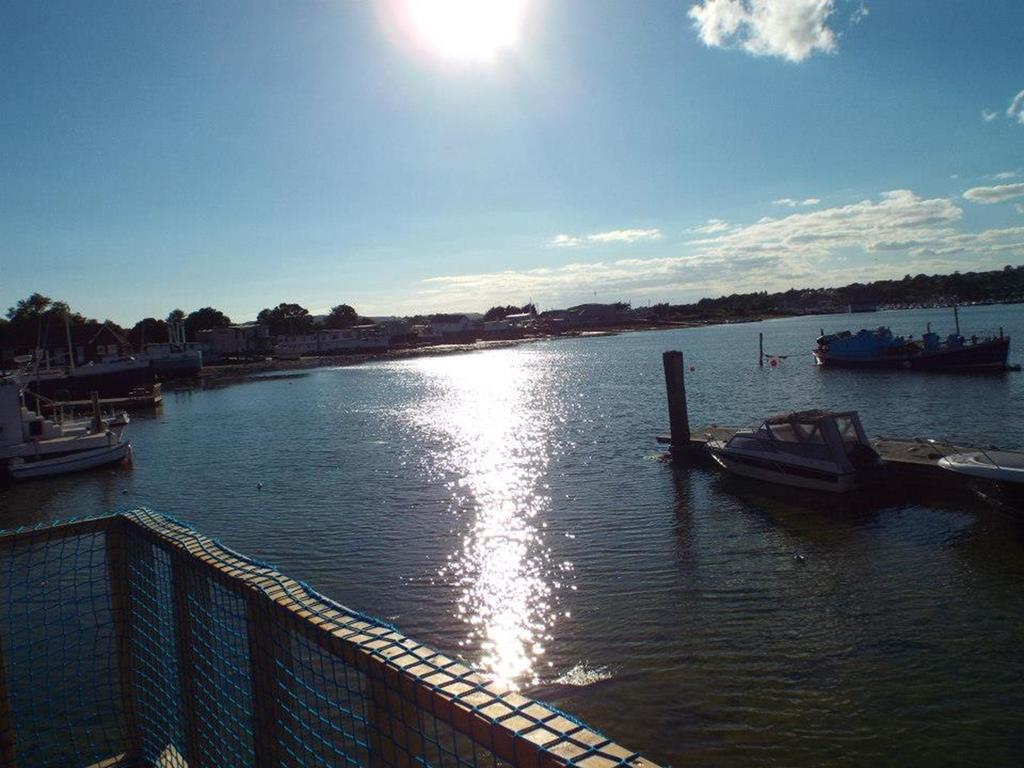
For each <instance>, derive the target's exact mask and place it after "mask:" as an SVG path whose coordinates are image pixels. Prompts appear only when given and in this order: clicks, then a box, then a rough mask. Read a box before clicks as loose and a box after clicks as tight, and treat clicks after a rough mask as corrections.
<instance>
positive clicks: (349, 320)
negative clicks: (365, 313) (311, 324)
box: [324, 304, 359, 328]
mask: <svg viewBox="0 0 1024 768" xmlns="http://www.w3.org/2000/svg"><path fill="white" fill-rule="evenodd" d="M358 323H359V314H358V313H357V312H356V311H355V310H354V309H352V307H350V306H349V305H348V304H339V305H338V306H336V307H332V308H331V314H329V315H328V316H327V319H326V320H325V321H324V327H325V328H351V327H352V326H353V325H356V324H358Z"/></svg>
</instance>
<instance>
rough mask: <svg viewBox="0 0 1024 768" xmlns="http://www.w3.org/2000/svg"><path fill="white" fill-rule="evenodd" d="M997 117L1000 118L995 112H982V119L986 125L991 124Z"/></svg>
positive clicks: (985, 110)
mask: <svg viewBox="0 0 1024 768" xmlns="http://www.w3.org/2000/svg"><path fill="white" fill-rule="evenodd" d="M997 117H999V113H998V112H993V111H992V110H990V109H983V110H981V119H982V120H984V121H985V122H986V123H991V122H992V121H993V120H995V119H996V118H997Z"/></svg>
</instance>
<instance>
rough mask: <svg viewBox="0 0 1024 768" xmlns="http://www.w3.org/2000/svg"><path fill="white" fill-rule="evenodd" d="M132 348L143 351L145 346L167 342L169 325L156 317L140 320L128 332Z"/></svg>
mask: <svg viewBox="0 0 1024 768" xmlns="http://www.w3.org/2000/svg"><path fill="white" fill-rule="evenodd" d="M128 340H129V341H131V343H132V348H133V349H137V350H140V351H141V350H142V346H143V345H144V344H160V343H163V342H165V341H167V323H165V322H164V321H163V320H157V319H156V318H155V317H146V318H143V319H142V320H139V322H137V323H136V324H135V325H134V326H133V327H132V329H131V330H130V331H129V332H128Z"/></svg>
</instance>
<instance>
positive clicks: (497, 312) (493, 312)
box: [484, 304, 537, 323]
mask: <svg viewBox="0 0 1024 768" xmlns="http://www.w3.org/2000/svg"><path fill="white" fill-rule="evenodd" d="M522 314H530V315H536V314H537V307H535V306H534V305H533V304H524V305H523V306H521V307H517V306H515V305H513V304H508V305H506V306H504V307H491V308H490V309H488V310H487V312H485V313H484V322H488V323H489V322H491V321H492V320H502V319H504V318H506V317H508V316H509V315H522Z"/></svg>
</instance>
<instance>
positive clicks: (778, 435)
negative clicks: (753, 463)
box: [734, 421, 831, 461]
mask: <svg viewBox="0 0 1024 768" xmlns="http://www.w3.org/2000/svg"><path fill="white" fill-rule="evenodd" d="M738 437H739V436H737V438H738ZM753 437H754V438H756V443H757V444H758V446H757V449H758V450H770V451H775V452H781V453H789V454H793V455H795V456H803V457H805V458H809V459H817V460H820V461H827V460H829V459H830V458H831V452H830V451H829V448H828V446H827V445H826V444H825V438H824V436H823V435H822V434H821V428H820V426H819V425H818V424H817V423H816V422H799V421H787V422H782V423H777V424H771V423H765V424H762V425H761V426H760V428H759V429H758V430H757V431H756V432H755V433H754V435H753ZM735 439H736V438H734V440H735ZM754 442H755V441H753V440H749V438H748V439H747V440H743V441H742V444H740V443H739V441H737V443H734V444H735V445H736V447H742V448H747V449H748V450H749V449H751V448H754V447H755V445H754Z"/></svg>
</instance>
